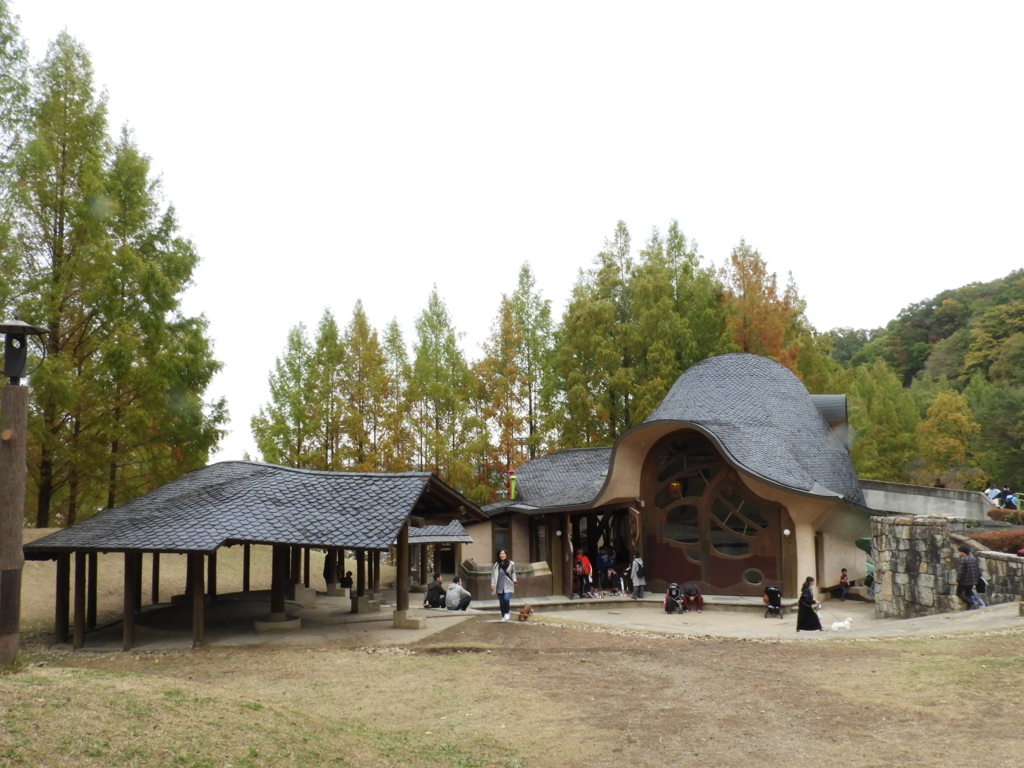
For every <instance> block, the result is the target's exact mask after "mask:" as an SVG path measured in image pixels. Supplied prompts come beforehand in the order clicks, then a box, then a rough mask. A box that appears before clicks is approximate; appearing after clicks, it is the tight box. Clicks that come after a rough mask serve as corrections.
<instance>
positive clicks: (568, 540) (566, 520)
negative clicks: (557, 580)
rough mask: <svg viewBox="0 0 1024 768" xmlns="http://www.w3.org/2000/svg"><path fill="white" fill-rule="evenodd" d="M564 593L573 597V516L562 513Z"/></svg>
mask: <svg viewBox="0 0 1024 768" xmlns="http://www.w3.org/2000/svg"><path fill="white" fill-rule="evenodd" d="M560 544H561V548H562V552H561V557H562V594H563V595H565V596H566V597H572V518H571V517H569V513H568V512H566V513H565V514H564V515H562V541H561V542H560Z"/></svg>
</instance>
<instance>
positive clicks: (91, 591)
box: [85, 552, 99, 629]
mask: <svg viewBox="0 0 1024 768" xmlns="http://www.w3.org/2000/svg"><path fill="white" fill-rule="evenodd" d="M98 567H99V557H98V555H97V553H96V552H90V553H89V586H88V594H86V596H85V628H86V629H96V578H97V576H98V574H97V572H96V570H97V568H98Z"/></svg>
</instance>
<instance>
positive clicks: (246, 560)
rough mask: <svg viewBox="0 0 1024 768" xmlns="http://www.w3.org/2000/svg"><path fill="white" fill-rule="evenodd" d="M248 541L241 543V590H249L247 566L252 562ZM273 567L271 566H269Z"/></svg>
mask: <svg viewBox="0 0 1024 768" xmlns="http://www.w3.org/2000/svg"><path fill="white" fill-rule="evenodd" d="M249 547H250V545H249V543H248V542H246V543H245V544H244V545H242V591H243V592H248V591H249V566H250V565H251V563H252V554H251V552H250V551H249ZM271 567H273V566H271ZM270 578H271V580H273V578H274V577H273V574H271V577H270Z"/></svg>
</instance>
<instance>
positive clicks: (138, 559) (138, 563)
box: [134, 552, 142, 611]
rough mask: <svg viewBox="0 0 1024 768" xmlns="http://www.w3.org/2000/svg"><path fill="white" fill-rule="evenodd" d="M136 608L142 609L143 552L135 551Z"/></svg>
mask: <svg viewBox="0 0 1024 768" xmlns="http://www.w3.org/2000/svg"><path fill="white" fill-rule="evenodd" d="M134 575H135V610H136V611H141V610H142V553H141V552H136V553H135V571H134Z"/></svg>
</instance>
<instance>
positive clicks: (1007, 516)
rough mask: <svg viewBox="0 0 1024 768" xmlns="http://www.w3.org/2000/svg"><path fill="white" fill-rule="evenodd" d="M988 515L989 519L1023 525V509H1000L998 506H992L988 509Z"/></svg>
mask: <svg viewBox="0 0 1024 768" xmlns="http://www.w3.org/2000/svg"><path fill="white" fill-rule="evenodd" d="M988 516H989V518H990V519H991V520H998V521H999V522H1001V523H1010V524H1011V525H1024V511H1021V510H1019V509H1000V508H999V507H994V508H992V509H990V510H989V511H988Z"/></svg>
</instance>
